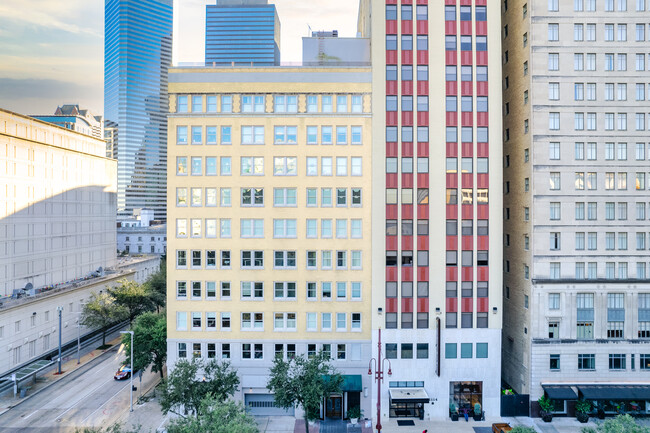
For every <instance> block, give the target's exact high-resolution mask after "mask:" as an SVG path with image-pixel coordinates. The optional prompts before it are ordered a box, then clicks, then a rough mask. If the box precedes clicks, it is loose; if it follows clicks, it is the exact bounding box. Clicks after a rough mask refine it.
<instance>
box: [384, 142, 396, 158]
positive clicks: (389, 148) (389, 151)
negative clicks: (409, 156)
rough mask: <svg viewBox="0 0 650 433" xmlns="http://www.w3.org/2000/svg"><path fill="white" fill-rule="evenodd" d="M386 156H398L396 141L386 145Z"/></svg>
mask: <svg viewBox="0 0 650 433" xmlns="http://www.w3.org/2000/svg"><path fill="white" fill-rule="evenodd" d="M386 156H388V157H396V156H397V143H395V142H394V141H391V142H388V143H386Z"/></svg>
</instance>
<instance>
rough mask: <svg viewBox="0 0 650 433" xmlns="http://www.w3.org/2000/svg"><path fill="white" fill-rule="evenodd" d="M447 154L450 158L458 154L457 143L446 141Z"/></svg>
mask: <svg viewBox="0 0 650 433" xmlns="http://www.w3.org/2000/svg"><path fill="white" fill-rule="evenodd" d="M447 156H448V157H450V158H452V157H454V156H458V143H450V142H447Z"/></svg>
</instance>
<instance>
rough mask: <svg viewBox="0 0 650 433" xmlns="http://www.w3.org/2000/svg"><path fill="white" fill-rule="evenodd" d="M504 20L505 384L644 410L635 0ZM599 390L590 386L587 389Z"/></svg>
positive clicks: (515, 14) (643, 142) (535, 5)
mask: <svg viewBox="0 0 650 433" xmlns="http://www.w3.org/2000/svg"><path fill="white" fill-rule="evenodd" d="M501 7H502V10H503V28H502V32H503V40H504V44H503V53H502V54H503V62H504V72H503V85H504V107H503V110H504V140H505V143H504V161H503V163H504V192H505V198H504V219H505V224H504V235H505V236H504V242H505V249H504V256H505V257H504V271H505V274H504V295H505V297H504V298H505V299H504V307H505V314H504V317H505V320H504V344H503V360H504V362H503V379H504V381H505V382H507V383H508V384H509V385H510V386H512V387H513V388H514V389H515V391H517V392H520V393H523V394H530V399H531V401H533V405H532V409H533V414H535V413H537V409H538V406H537V404H536V403H535V402H536V401H537V400H538V399H539V398H540V397H541V396H542V395H543V394H545V393H546V394H547V395H548V396H549V397H551V398H554V399H556V411H557V412H558V413H560V414H564V413H568V414H569V415H572V414H573V406H574V402H575V400H576V399H577V398H578V397H580V398H585V399H587V400H593V401H600V402H605V403H606V404H607V407H606V411H614V410H615V408H614V407H613V406H612V405H611V404H610V403H609V402H610V401H623V402H624V403H625V405H626V407H627V409H631V408H632V405H630V403H631V402H633V401H634V402H636V403H638V404H637V406H638V407H639V408H640V410H641V411H643V412H645V411H646V410H647V408H648V407H649V406H648V403H647V401H648V400H650V392H649V390H650V345H649V344H650V284H649V282H650V281H649V280H648V244H647V241H648V240H647V237H648V215H650V213H649V212H650V210H649V209H648V186H647V184H646V180H647V179H646V177H647V176H648V171H649V170H648V168H649V165H648V159H649V158H648V154H649V153H648V151H649V150H650V149H649V148H648V145H649V140H648V132H647V124H648V121H647V120H648V112H649V111H650V110H649V107H650V106H649V105H648V96H647V95H648V90H650V89H648V82H649V80H648V72H647V65H648V60H649V59H648V49H647V48H648V42H647V41H648V34H649V29H648V22H649V20H650V12H649V8H650V5H648V4H647V1H645V0H598V1H596V0H575V1H563V0H528V1H524V0H515V1H513V0H508V1H507V2H505V1H504V2H501ZM595 384H598V385H599V386H595Z"/></svg>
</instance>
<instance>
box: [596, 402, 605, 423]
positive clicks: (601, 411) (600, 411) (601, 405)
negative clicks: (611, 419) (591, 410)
mask: <svg viewBox="0 0 650 433" xmlns="http://www.w3.org/2000/svg"><path fill="white" fill-rule="evenodd" d="M594 406H595V409H596V416H597V417H598V419H605V402H604V401H601V400H598V401H596V403H595V405H594Z"/></svg>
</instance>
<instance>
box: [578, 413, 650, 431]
mask: <svg viewBox="0 0 650 433" xmlns="http://www.w3.org/2000/svg"><path fill="white" fill-rule="evenodd" d="M581 432H582V433H650V429H649V428H648V427H644V426H641V425H639V424H637V423H636V421H634V418H632V417H631V416H630V415H619V416H617V417H616V418H611V419H608V420H607V421H605V422H604V423H602V424H600V425H599V426H598V427H596V428H593V427H583V428H582V430H581Z"/></svg>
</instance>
